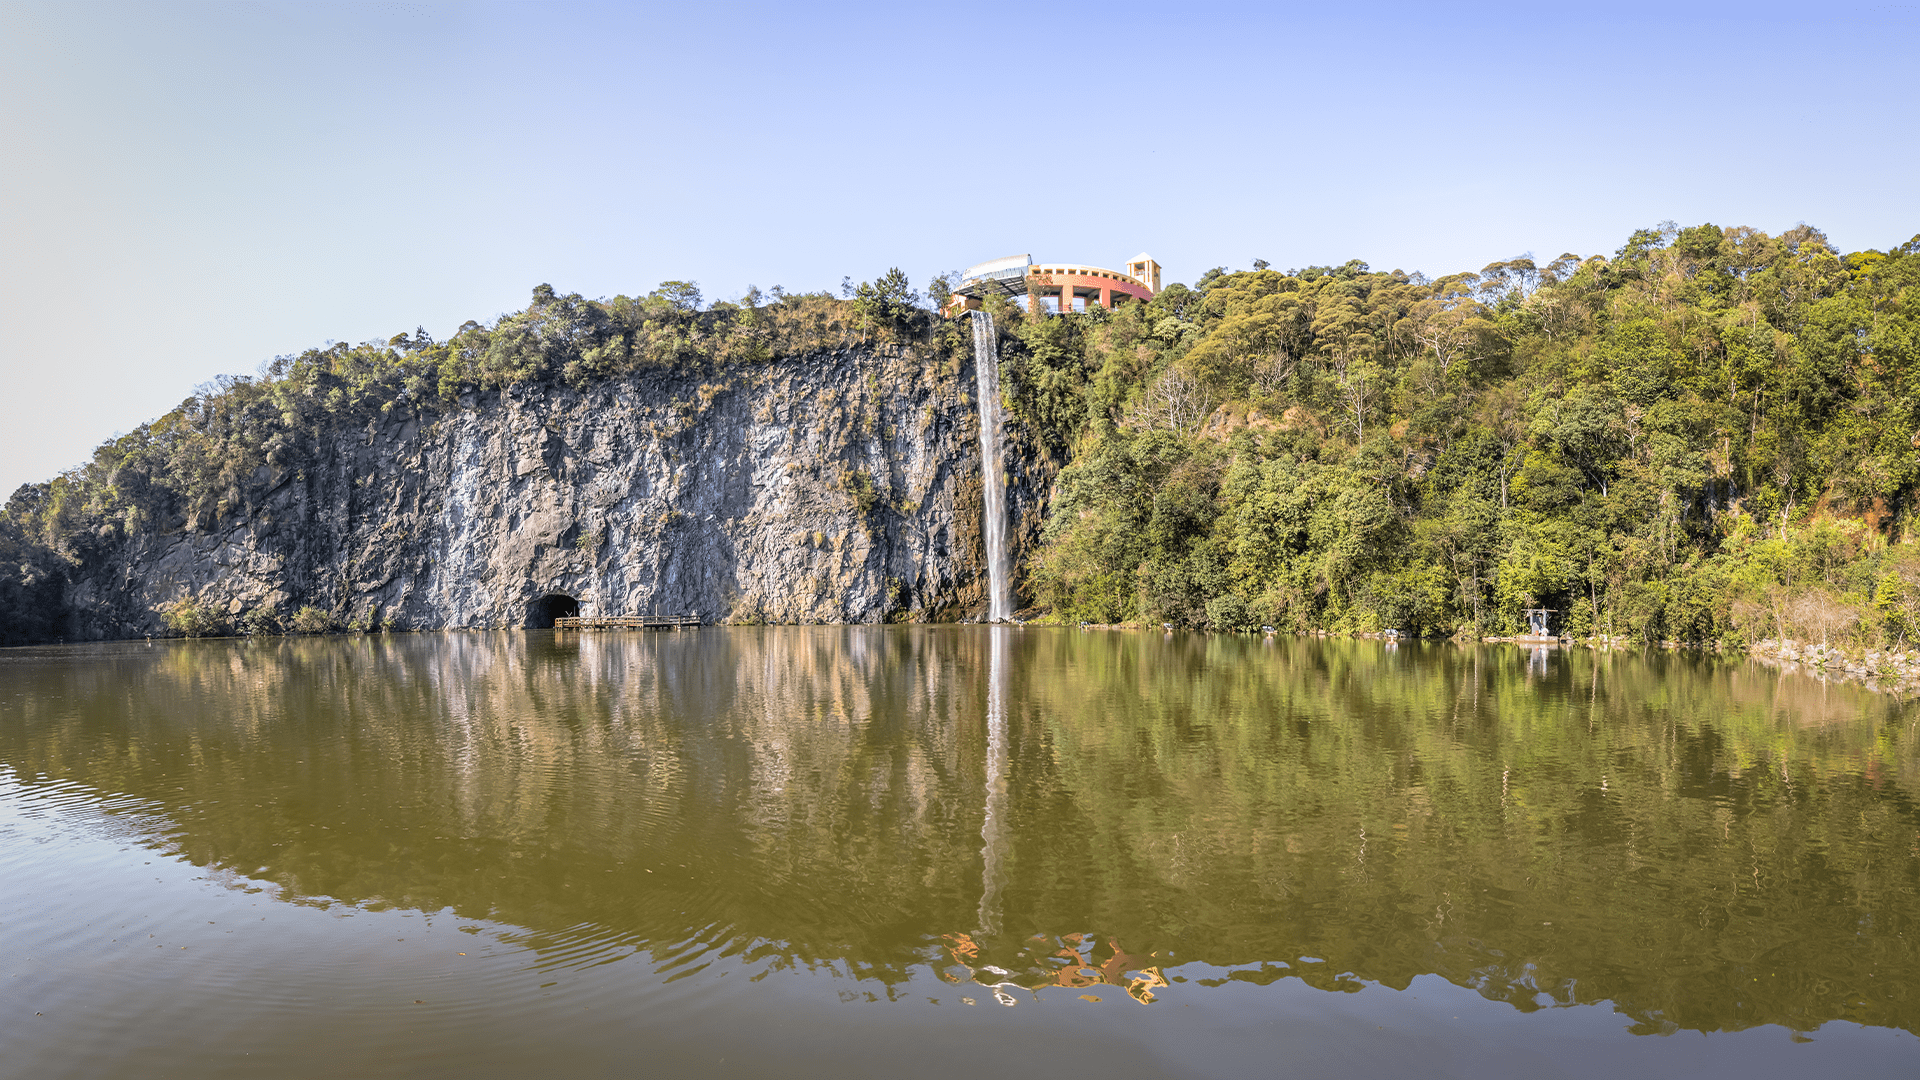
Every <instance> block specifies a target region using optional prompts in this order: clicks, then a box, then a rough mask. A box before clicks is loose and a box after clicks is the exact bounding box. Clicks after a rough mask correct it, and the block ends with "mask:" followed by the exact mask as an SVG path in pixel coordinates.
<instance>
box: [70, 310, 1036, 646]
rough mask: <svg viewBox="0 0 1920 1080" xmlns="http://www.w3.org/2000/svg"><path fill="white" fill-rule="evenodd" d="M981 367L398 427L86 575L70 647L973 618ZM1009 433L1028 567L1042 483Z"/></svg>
mask: <svg viewBox="0 0 1920 1080" xmlns="http://www.w3.org/2000/svg"><path fill="white" fill-rule="evenodd" d="M970 364H971V361H970V360H969V359H967V358H966V357H964V356H963V357H961V358H960V359H959V360H957V361H945V362H942V361H938V360H930V359H926V358H924V357H923V356H921V355H920V354H917V353H915V352H913V351H911V350H907V349H902V348H898V347H893V346H879V347H875V348H872V349H847V350H841V351H837V352H830V353H819V354H813V355H807V356H801V357H792V358H785V359H779V360H774V361H770V362H766V363H759V364H753V365H744V366H740V367H737V368H732V369H729V368H719V369H715V368H700V367H690V368H680V369H661V370H658V371H654V372H647V373H643V374H640V375H636V376H631V377H625V378H620V379H612V380H608V381H604V382H599V383H595V384H592V385H590V386H587V387H584V388H580V389H573V388H568V387H565V386H562V385H558V384H540V385H530V386H519V387H515V388H512V389H509V390H505V391H500V392H487V393H479V392H475V393H470V394H469V395H468V396H467V397H465V398H463V399H462V400H461V402H460V403H459V405H458V406H457V407H454V406H442V405H438V404H435V405H432V406H429V407H424V408H421V409H418V410H412V409H408V408H404V407H396V408H393V409H389V410H388V411H387V412H386V413H384V414H383V415H381V416H380V417H377V418H374V419H371V420H364V419H363V420H362V421H355V422H353V423H351V424H348V423H342V424H340V425H338V426H336V427H335V428H334V429H331V430H327V431H323V432H321V433H320V434H318V435H316V436H314V437H313V438H312V439H311V440H310V445H309V446H308V447H307V448H306V450H305V452H304V453H303V454H302V455H301V458H302V460H301V461H300V463H299V464H298V466H297V467H296V466H291V465H290V466H288V467H286V468H283V469H279V470H275V469H270V468H261V469H259V470H257V471H256V472H255V474H254V475H253V476H252V477H251V478H249V480H248V481H247V486H246V491H245V499H244V502H245V504H246V507H247V508H246V509H244V510H241V511H236V512H233V513H230V514H228V515H227V516H226V517H224V518H223V519H221V520H219V521H217V522H215V523H213V524H212V525H211V526H210V527H205V528H201V529H187V530H182V531H177V532H173V533H143V534H136V535H134V536H132V537H130V538H127V539H124V540H120V541H117V542H115V543H113V544H111V545H109V546H108V547H106V548H104V549H102V550H99V551H96V552H94V553H92V554H91V555H90V557H88V558H87V559H86V560H85V562H84V563H83V564H82V565H81V566H79V567H77V568H76V569H75V571H74V572H73V574H72V575H71V578H70V581H69V586H68V590H67V605H68V611H67V615H68V618H69V626H70V628H71V632H72V633H73V634H74V636H77V637H81V638H96V639H97V638H114V637H128V636H138V635H141V634H147V633H159V632H161V628H162V622H161V612H162V609H163V607H164V606H165V605H167V604H169V603H173V602H178V601H181V600H183V599H190V600H193V601H194V602H196V603H198V604H199V605H201V606H202V607H203V608H207V609H210V610H212V611H213V612H214V613H216V614H217V615H219V616H222V617H224V618H225V619H227V620H228V621H229V622H230V623H233V624H236V625H237V624H238V623H239V622H240V621H241V619H242V618H243V617H244V616H246V615H247V614H248V613H249V612H253V611H256V610H259V609H264V608H267V607H269V606H271V608H272V609H273V610H274V611H276V612H278V613H279V615H281V616H283V617H284V616H287V615H290V614H291V613H292V612H293V611H294V610H295V609H298V608H301V607H307V606H312V607H317V608H319V609H321V610H324V611H326V612H328V613H330V614H331V615H332V616H333V617H334V619H335V620H337V621H338V622H339V623H341V624H344V625H364V626H388V627H391V628H394V629H437V628H446V627H479V626H488V627H499V626H528V625H540V624H541V623H543V622H546V621H548V620H550V618H551V616H552V613H553V611H554V610H555V608H556V606H563V605H564V604H566V603H569V602H574V603H577V604H578V605H579V608H580V610H581V613H582V614H608V615H621V614H646V613H650V612H657V613H661V614H668V613H676V614H677V613H691V614H697V615H699V616H701V617H702V619H703V620H705V621H708V622H726V621H731V622H759V621H766V622H789V623H793V622H878V621H883V620H887V619H901V618H912V619H946V618H966V617H975V616H978V615H979V614H981V613H983V612H984V607H985V582H986V571H985V566H984V562H983V558H982V552H981V539H980V536H981V519H980V491H981V473H980V467H981V466H980V454H979V445H978V443H979V437H978V425H977V422H976V418H975V412H974V407H975V403H974V400H973V397H974V395H973V374H972V371H971V368H970V366H969V365H970ZM1009 434H1010V436H1011V439H1010V442H1009V448H1008V449H1009V460H1010V463H1014V464H1012V465H1011V467H1010V468H1009V470H1008V471H1009V474H1010V477H1009V479H1010V481H1011V486H1010V495H1011V505H1010V507H1009V510H1010V513H1009V516H1010V517H1011V518H1012V519H1013V522H1012V530H1011V531H1012V532H1013V534H1014V536H1015V547H1016V550H1018V549H1019V548H1020V547H1024V546H1025V545H1027V544H1029V543H1031V542H1032V540H1033V538H1034V534H1035V531H1036V530H1037V527H1038V522H1039V519H1040V505H1039V503H1040V499H1041V492H1043V491H1044V489H1045V487H1046V485H1047V484H1048V483H1050V482H1051V476H1050V475H1043V474H1042V473H1043V472H1044V471H1045V470H1046V467H1045V466H1044V465H1042V464H1040V463H1039V462H1038V461H1037V459H1036V458H1035V457H1034V456H1033V455H1022V454H1021V453H1020V451H1019V447H1020V433H1019V432H1018V431H1017V430H1016V431H1013V432H1010V433H1009ZM1023 461H1025V462H1031V463H1032V464H1031V465H1030V466H1029V465H1025V464H1018V463H1020V462H1023Z"/></svg>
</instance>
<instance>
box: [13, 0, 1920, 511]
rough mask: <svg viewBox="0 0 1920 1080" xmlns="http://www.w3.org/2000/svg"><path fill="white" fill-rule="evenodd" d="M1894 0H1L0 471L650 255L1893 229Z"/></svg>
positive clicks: (807, 278)
mask: <svg viewBox="0 0 1920 1080" xmlns="http://www.w3.org/2000/svg"><path fill="white" fill-rule="evenodd" d="M1917 30H1920V7H1916V5H1914V4H1855V3H1845V2H1840V3H1825V4H1812V3H1795V4H1791V5H1788V4H1768V3H1740V4H1688V3H1685V2H1670V3H1657V4H1618V3H1608V4H1601V5H1580V6H1578V7H1577V8H1576V7H1575V6H1574V5H1553V4H1541V3H1533V4H1517V3H1509V4H1497V5H1496V4H1486V5H1474V4H1432V3H1421V4H1408V5H1395V4H1384V3H1383V4H1372V5H1344V4H1332V3H1322V4H1317V5H1301V6H1289V5H1284V4H1260V5H1244V6H1243V5H1204V4H1200V5H1196V4H1189V3H1179V4H1158V5H1134V4H1125V3H1101V4H1092V5H1087V4H1078V5H1069V4H1048V5H1041V4H1032V5H1029V4H1013V5H995V4H912V3H906V4H898V5H881V4H874V5H866V4H840V5H836V4H830V3H814V4H804V5H803V4H767V5H760V4H688V3H679V4H672V5H659V6H650V5H641V4H619V5H596V4H578V5H575V4H500V5H494V4H476V5H457V6H442V5H435V4H406V3H361V4H336V5H325V4H293V5H279V4H212V3H200V4H137V5H122V4H67V3H63V4H14V3H0V147H4V150H0V255H3V256H4V257H3V258H0V275H3V276H4V281H3V282H0V286H3V287H4V295H5V298H6V304H5V308H4V318H0V365H4V371H5V375H6V390H7V392H6V393H5V395H4V396H3V397H0V410H4V412H0V499H3V498H4V497H5V495H6V494H7V493H9V492H11V491H12V490H13V488H14V487H15V486H17V485H18V484H20V483H22V482H25V481H33V480H44V479H47V478H49V477H51V476H53V475H54V474H56V473H58V472H59V471H60V470H62V469H65V468H68V467H71V466H73V465H75V464H78V463H79V462H81V461H82V460H84V459H85V458H86V457H87V456H88V454H89V453H90V452H91V450H92V448H93V447H94V446H95V445H97V444H98V443H99V442H101V441H102V440H104V439H106V438H108V437H110V436H112V435H114V434H115V433H117V432H122V431H126V430H128V429H130V428H132V427H134V426H135V425H137V424H139V423H140V422H142V421H144V420H148V419H151V418H153V417H155V416H157V415H159V414H160V413H162V412H164V411H166V410H167V409H168V408H170V407H172V406H173V405H175V404H177V403H178V402H179V401H180V399H181V398H182V397H184V396H185V395H186V394H187V393H188V392H189V391H190V390H191V389H192V387H193V386H194V385H195V384H197V383H201V382H204V381H206V380H208V379H210V378H212V377H214V376H215V375H218V374H222V373H241V374H245V373H251V372H253V371H255V370H256V369H257V368H258V366H259V364H260V363H261V362H262V361H263V360H265V359H267V358H269V357H271V356H273V355H275V354H276V353H286V352H295V351H298V350H300V349H303V348H306V347H308V346H312V345H318V344H321V343H323V342H325V341H327V340H329V339H341V340H351V341H362V340H366V339H369V338H381V339H384V338H386V337H388V336H390V335H392V334H393V333H395V332H397V331H400V330H411V329H412V328H413V327H414V326H416V325H424V326H426V328H427V329H428V330H429V331H431V332H432V333H433V334H434V335H435V336H445V335H446V334H448V333H449V332H451V331H452V330H453V329H454V328H455V327H457V326H458V325H459V324H460V323H461V322H463V321H464V320H466V319H469V318H478V319H483V320H484V319H490V318H493V317H494V316H497V315H499V314H500V313H502V312H505V311H509V310H514V309H517V308H519V307H522V306H524V305H525V303H526V301H527V296H528V293H529V291H530V290H531V288H532V287H533V286H534V285H536V284H538V283H540V282H551V283H552V284H553V285H554V287H555V288H557V289H560V290H561V291H563V292H564V291H577V292H581V293H584V294H586V295H588V296H611V295H614V294H617V293H628V294H633V293H637V292H644V291H646V290H648V289H651V288H652V287H654V286H655V285H656V284H657V283H658V282H660V281H661V280H663V279H668V278H691V279H694V280H697V281H698V282H699V283H700V284H701V285H702V286H703V287H704V289H705V290H706V293H707V296H708V297H709V298H716V297H736V296H738V295H739V294H740V293H742V292H744V291H745V289H746V288H747V286H748V285H749V284H757V285H759V286H760V287H762V288H763V289H764V288H767V287H769V286H772V285H775V284H780V285H785V286H786V287H787V288H789V289H796V290H797V289H815V288H828V287H833V286H836V285H837V284H838V283H839V282H840V280H841V278H842V277H843V276H846V275H851V276H852V277H853V278H855V279H856V280H860V279H865V278H871V277H873V276H875V275H877V274H879V273H881V272H883V271H885V270H886V269H887V268H888V267H889V266H895V265H897V266H900V267H901V268H903V269H905V270H906V271H907V272H908V274H909V275H910V276H911V277H912V278H913V280H914V282H915V284H916V285H924V283H925V282H926V280H927V279H928V278H929V277H931V276H932V275H933V274H934V273H936V272H939V271H941V270H947V269H953V268H957V267H960V266H963V265H966V264H968V263H972V262H976V261H979V260H983V259H988V258H993V257H996V256H1000V255H1006V254H1010V253H1016V252H1030V253H1032V254H1033V255H1034V256H1035V257H1036V258H1039V259H1048V260H1066V261H1083V262H1092V263H1105V264H1107V265H1113V264H1116V263H1118V262H1120V261H1121V260H1123V259H1125V258H1126V257H1128V256H1130V255H1132V254H1133V253H1135V252H1137V251H1140V250H1143V249H1144V250H1146V251H1148V252H1151V253H1152V254H1153V255H1154V256H1155V257H1156V258H1158V259H1159V260H1160V262H1161V263H1162V264H1163V265H1164V266H1165V267H1166V270H1167V277H1168V280H1172V281H1189V282H1190V281H1192V280H1193V279H1194V278H1196V277H1198V276H1199V275H1200V274H1201V273H1202V272H1204V271H1205V270H1206V269H1207V268H1208V267H1210V266H1215V265H1222V264H1224V265H1227V266H1230V267H1245V266H1247V265H1248V264H1249V263H1250V262H1251V260H1252V259H1254V258H1255V257H1260V258H1265V259H1267V260H1269V261H1271V262H1272V263H1274V264H1275V265H1276V266H1280V267H1291V266H1303V265H1307V264H1311V263H1325V262H1341V261H1345V260H1346V259H1349V258H1361V259H1365V260H1367V261H1368V262H1370V263H1372V264H1373V265H1374V266H1375V267H1378V268H1382V269H1389V268H1393V267H1401V268H1403V269H1406V270H1424V271H1427V272H1428V273H1441V272H1446V271H1452V270H1457V269H1477V268H1479V267H1480V266H1482V265H1484V264H1485V263H1487V262H1489V261H1491V260H1493V259H1499V258H1509V257H1512V256H1514V255H1517V254H1520V253H1523V252H1532V253H1534V254H1535V255H1537V256H1541V257H1547V258H1550V257H1552V256H1554V255H1558V254H1559V253H1560V252H1562V251H1573V252H1575V253H1578V254H1583V255H1584V254H1593V253H1596V252H1611V251H1612V250H1613V249H1615V248H1617V247H1619V246H1620V244H1621V242H1622V241H1623V240H1624V239H1625V238H1626V236H1627V234H1628V233H1629V232H1630V231H1632V230H1633V229H1634V228H1636V227H1641V226H1646V225H1651V224H1653V223H1656V222H1658V221H1661V220H1662V219H1673V220H1676V221H1678V222H1680V223H1681V224H1696V223H1698V222H1701V221H1713V222H1715V223H1717V224H1721V225H1734V224H1742V225H1752V226H1756V227H1759V228H1763V229H1766V230H1768V231H1778V230H1781V229H1784V228H1788V227H1790V226H1792V225H1794V224H1795V223H1797V222H1801V221H1805V222H1808V223H1810V224H1814V225H1817V226H1819V227H1821V228H1823V229H1825V230H1827V232H1828V233H1829V234H1830V235H1831V236H1832V237H1833V239H1834V241H1835V242H1836V244H1837V245H1839V246H1840V247H1842V248H1845V249H1848V250H1855V249H1859V248H1866V247H1881V248H1884V247H1886V246H1888V245H1890V244H1898V243H1901V242H1903V241H1905V240H1906V239H1907V238H1909V237H1911V236H1913V235H1914V234H1915V233H1916V232H1920V202H1916V199H1915V197H1914V192H1915V191H1916V179H1915V178H1916V175H1920V169H1916V166H1920V138H1917V137H1920V109H1916V108H1915V107H1914V99H1915V91H1914V88H1913V78H1914V75H1913V60H1912V58H1913V56H1914V52H1915V46H1916V44H1920V34H1917V33H1916V31H1917Z"/></svg>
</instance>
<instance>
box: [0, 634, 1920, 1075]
mask: <svg viewBox="0 0 1920 1080" xmlns="http://www.w3.org/2000/svg"><path fill="white" fill-rule="evenodd" d="M1917 719H1920V711H1916V710H1915V709H1913V708H1910V707H1908V706H1904V705H1900V704H1898V703H1896V702H1894V701H1892V700H1891V699H1888V698H1884V697H1877V696H1873V695H1870V694H1867V693H1865V692H1862V691H1859V690H1855V689H1851V688H1846V687H1841V686H1827V685H1822V684H1820V683H1817V682H1813V681H1811V680H1809V679H1807V678H1805V677H1801V676H1783V675H1779V674H1776V673H1773V672H1770V671H1767V670H1765V669H1762V668H1759V667H1755V666H1748V665H1741V664H1730V663H1721V662H1715V661H1711V660H1707V659H1700V658H1681V657H1674V656H1671V655H1651V656H1643V655H1628V654H1613V655H1603V654H1595V653H1591V652H1585V651H1573V652H1567V653H1561V652H1547V653H1539V654H1530V653H1527V652H1524V651H1521V650H1519V649H1517V648H1512V647H1487V648H1481V649H1458V648H1454V647H1451V646H1421V645H1403V646H1400V647H1399V648H1397V649H1396V648H1392V647H1389V646H1386V645H1383V644H1381V643H1377V642H1319V641H1294V640H1279V641H1275V642H1271V643H1262V642H1260V641H1258V640H1256V639H1249V638H1232V637H1208V636H1204V635H1185V634H1180V635H1171V636H1166V637H1162V636H1160V635H1157V634H1156V635H1146V634H1125V633H1112V632H1090V633H1082V632H1078V631H1071V630H1032V629H1027V630H1020V629H1007V628H994V629H988V628H983V627H915V628H884V629H883V628H867V627H853V628H846V627H824V628H768V629H710V630H703V631H699V632H692V633H679V634H673V633H654V634H642V633H633V634H605V635H597V636H594V635H589V636H578V635H562V636H557V637H556V636H554V635H551V634H541V633H526V634H520V633H504V634H457V633H456V634H443V635H406V636H398V637H391V638H378V637H375V638H334V639H287V640H274V641H260V642H227V641H216V642H193V643H166V644H159V643H156V644H154V645H152V646H147V645H144V644H138V643H136V644H131V645H111V646H95V647H68V648H60V649H38V650H7V651H4V652H0V1075H5V1076H8V1077H16V1076H17V1077H28V1076H31V1077H59V1076H74V1077H119V1076H141V1077H145V1076H162V1075H169V1076H194V1077H207V1076H326V1077H335V1076H342V1075H352V1076H460V1077H466V1076H527V1075H535V1074H539V1075H560V1076H598V1075H611V1076H638V1075H646V1076H694V1075H702V1076H731V1075H738V1076H765V1075H771V1074H774V1073H779V1074H782V1075H787V1076H793V1075H798V1076H822V1077H843V1076H903V1075H929V1076H943V1075H947V1076H966V1077H979V1076H1042V1075H1045V1076H1054V1075H1065V1074H1073V1075H1085V1074H1090V1073H1092V1072H1095V1071H1098V1070H1108V1069H1118V1070H1124V1074H1125V1075H1127V1076H1129V1077H1142V1076H1162V1075H1164V1076H1247V1075H1263V1076H1264V1075H1284V1076H1346V1077H1351V1076H1389V1075H1391V1076H1403V1075H1420V1076H1473V1077H1488V1076H1516V1077H1518V1076H1525V1077H1529V1078H1536V1077H1550V1076H1563V1075H1564V1076H1596V1077H1598V1076H1606V1077H1617V1076H1618V1075H1621V1074H1622V1072H1623V1071H1629V1072H1631V1073H1633V1074H1636V1075H1672V1076H1682V1075H1684V1076H1702V1075H1706V1076H1712V1075H1738V1076H1741V1077H1755V1076H1776V1075H1778V1076H1785V1075H1810V1074H1818V1073H1830V1074H1832V1075H1853V1076H1913V1075H1915V1074H1916V1072H1920V1038H1916V1036H1915V1033H1916V1032H1920V950H1917V948H1916V946H1917V945H1920V805H1917V804H1916V797H1917V796H1920V732H1917V731H1916V720H1917Z"/></svg>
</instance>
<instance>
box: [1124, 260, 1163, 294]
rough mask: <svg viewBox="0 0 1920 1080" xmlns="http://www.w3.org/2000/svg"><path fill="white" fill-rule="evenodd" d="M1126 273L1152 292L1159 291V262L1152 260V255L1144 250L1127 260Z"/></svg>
mask: <svg viewBox="0 0 1920 1080" xmlns="http://www.w3.org/2000/svg"><path fill="white" fill-rule="evenodd" d="M1127 274H1128V276H1130V277H1133V278H1136V279H1138V280H1139V282H1140V283H1141V284H1143V285H1145V286H1146V287H1147V288H1149V289H1152V290H1153V291H1154V292H1156V293H1157V292H1159V291H1160V264H1159V263H1157V262H1154V261H1153V256H1151V255H1149V254H1147V253H1146V252H1144V251H1143V252H1141V253H1140V254H1138V255H1135V256H1134V257H1133V258H1131V259H1128V260H1127Z"/></svg>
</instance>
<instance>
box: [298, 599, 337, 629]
mask: <svg viewBox="0 0 1920 1080" xmlns="http://www.w3.org/2000/svg"><path fill="white" fill-rule="evenodd" d="M333 630H334V622H333V615H332V614H331V613H329V612H327V611H324V610H322V609H320V608H317V607H314V606H313V605H312V604H308V605H307V606H306V607H303V608H301V609H300V610H299V611H296V612H294V613H293V632H294V633H296V634H330V633H332V632H333Z"/></svg>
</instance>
